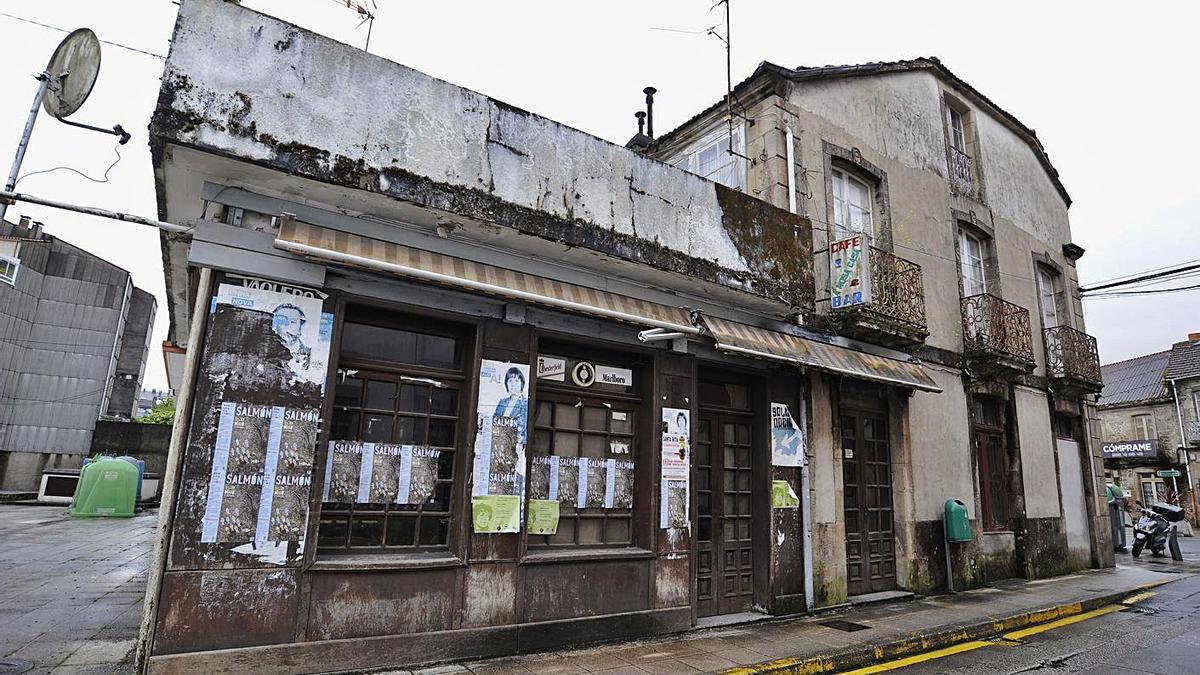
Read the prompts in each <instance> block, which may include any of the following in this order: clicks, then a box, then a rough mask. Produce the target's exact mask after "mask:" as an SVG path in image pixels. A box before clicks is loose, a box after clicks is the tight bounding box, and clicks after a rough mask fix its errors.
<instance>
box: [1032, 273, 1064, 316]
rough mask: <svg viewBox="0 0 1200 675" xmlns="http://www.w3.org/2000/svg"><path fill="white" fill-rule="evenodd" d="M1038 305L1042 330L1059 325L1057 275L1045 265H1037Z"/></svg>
mask: <svg viewBox="0 0 1200 675" xmlns="http://www.w3.org/2000/svg"><path fill="white" fill-rule="evenodd" d="M1037 289H1038V305H1039V306H1040V307H1041V310H1042V328H1054V327H1055V326H1058V325H1059V317H1058V275H1057V274H1055V273H1054V271H1053V270H1051V269H1050V268H1049V267H1046V266H1045V265H1037Z"/></svg>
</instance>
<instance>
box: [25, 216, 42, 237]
mask: <svg viewBox="0 0 1200 675" xmlns="http://www.w3.org/2000/svg"><path fill="white" fill-rule="evenodd" d="M43 227H44V225H43V224H42V222H41V221H39V220H35V221H33V227H32V228H30V230H29V237H30V238H31V239H41V238H42V228H43Z"/></svg>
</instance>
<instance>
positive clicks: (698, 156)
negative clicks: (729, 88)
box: [676, 124, 746, 190]
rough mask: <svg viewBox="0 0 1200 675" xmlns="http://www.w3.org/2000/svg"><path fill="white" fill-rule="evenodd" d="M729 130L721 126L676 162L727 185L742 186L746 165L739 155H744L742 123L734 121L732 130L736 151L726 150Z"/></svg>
mask: <svg viewBox="0 0 1200 675" xmlns="http://www.w3.org/2000/svg"><path fill="white" fill-rule="evenodd" d="M730 133H731V131H730V129H729V128H728V127H726V126H722V127H721V128H720V129H719V130H718V131H716V132H714V133H711V134H709V135H708V136H706V137H705V138H704V140H702V141H701V142H700V143H699V144H698V145H697V146H696V148H697V149H695V150H692V151H690V152H688V153H687V154H686V155H685V156H684V157H683V158H682V159H680V160H679V161H678V162H676V165H677V166H679V167H680V168H681V169H687V170H688V171H691V172H692V173H694V174H698V175H700V176H702V177H704V178H707V179H709V180H711V181H714V182H716V183H720V184H722V185H724V186H726V187H731V188H733V189H735V190H742V189H745V187H746V165H745V162H743V161H742V157H741V155H745V154H746V153H745V150H746V148H745V139H744V136H743V134H742V127H741V125H739V124H735V125H734V126H733V129H732V134H733V152H734V153H736V154H731V153H730V152H729V147H730V142H729V140H730Z"/></svg>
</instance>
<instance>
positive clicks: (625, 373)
mask: <svg viewBox="0 0 1200 675" xmlns="http://www.w3.org/2000/svg"><path fill="white" fill-rule="evenodd" d="M596 381H597V382H599V383H600V384H610V385H613V386H615V387H632V386H633V371H632V370H630V369H628V368H613V367H612V366H596Z"/></svg>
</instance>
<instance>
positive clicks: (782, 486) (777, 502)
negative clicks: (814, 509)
mask: <svg viewBox="0 0 1200 675" xmlns="http://www.w3.org/2000/svg"><path fill="white" fill-rule="evenodd" d="M771 508H773V509H797V508H800V498H799V497H797V496H796V491H795V490H793V489H792V485H791V483H789V482H787V481H786V480H773V481H771Z"/></svg>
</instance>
